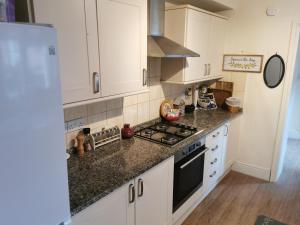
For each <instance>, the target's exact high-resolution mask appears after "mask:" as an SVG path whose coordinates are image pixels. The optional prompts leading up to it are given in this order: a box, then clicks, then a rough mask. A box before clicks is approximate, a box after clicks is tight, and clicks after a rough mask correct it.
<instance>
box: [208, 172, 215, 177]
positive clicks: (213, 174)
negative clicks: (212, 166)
mask: <svg viewBox="0 0 300 225" xmlns="http://www.w3.org/2000/svg"><path fill="white" fill-rule="evenodd" d="M216 174H217V171H214V172H213V173H212V174H211V175H209V177H214V176H215V175H216Z"/></svg>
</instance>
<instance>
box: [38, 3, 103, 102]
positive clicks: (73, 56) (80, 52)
mask: <svg viewBox="0 0 300 225" xmlns="http://www.w3.org/2000/svg"><path fill="white" fill-rule="evenodd" d="M33 5H34V12H35V21H36V22H37V23H44V24H52V25H53V26H54V27H55V28H56V29H57V34H58V55H59V62H60V65H59V66H60V76H61V86H62V94H63V102H64V104H66V103H71V102H77V101H83V100H87V99H90V98H93V97H95V96H94V93H93V90H92V86H93V85H92V83H93V81H92V73H93V72H97V71H98V68H99V65H98V63H97V62H98V60H93V62H92V61H91V63H90V61H89V56H90V55H95V54H97V49H98V43H95V46H91V45H92V43H90V44H91V45H90V46H88V44H87V43H88V41H89V39H93V38H94V36H93V35H94V34H95V33H96V34H97V26H94V27H93V25H95V24H96V22H97V21H96V19H95V18H96V12H94V14H89V16H90V17H89V18H86V9H90V8H93V9H95V7H96V6H95V3H94V2H93V1H83V0H72V3H71V2H70V1H67V0H51V1H49V0H33ZM93 17H94V18H93ZM91 21H92V22H91ZM90 22H91V23H90ZM87 24H89V27H88V28H90V29H93V30H94V31H93V32H91V33H90V36H89V37H87V26H86V25H87ZM96 57H97V55H96Z"/></svg>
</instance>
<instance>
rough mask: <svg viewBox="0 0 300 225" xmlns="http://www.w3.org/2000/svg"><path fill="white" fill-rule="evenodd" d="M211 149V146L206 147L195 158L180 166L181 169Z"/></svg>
mask: <svg viewBox="0 0 300 225" xmlns="http://www.w3.org/2000/svg"><path fill="white" fill-rule="evenodd" d="M208 150H209V148H205V149H204V151H202V152H200V153H199V154H198V155H196V156H195V157H194V158H192V159H190V160H189V161H187V162H186V163H185V164H183V165H181V166H180V169H183V168H184V167H186V166H188V165H189V164H190V163H192V162H193V161H194V160H196V159H197V158H199V157H200V156H201V155H203V154H205V153H206V152H207V151H208Z"/></svg>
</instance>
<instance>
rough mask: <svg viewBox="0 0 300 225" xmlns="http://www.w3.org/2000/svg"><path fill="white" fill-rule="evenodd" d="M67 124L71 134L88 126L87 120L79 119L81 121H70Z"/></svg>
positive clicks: (67, 129)
mask: <svg viewBox="0 0 300 225" xmlns="http://www.w3.org/2000/svg"><path fill="white" fill-rule="evenodd" d="M65 124H66V126H67V128H66V131H67V132H70V131H74V130H79V129H81V128H83V127H84V126H86V124H87V120H86V119H85V118H79V119H75V120H70V121H68V122H66V123H65Z"/></svg>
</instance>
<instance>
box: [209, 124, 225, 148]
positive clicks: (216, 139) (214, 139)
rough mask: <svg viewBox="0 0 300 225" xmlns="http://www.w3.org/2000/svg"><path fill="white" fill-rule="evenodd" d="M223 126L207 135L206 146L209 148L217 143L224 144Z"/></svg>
mask: <svg viewBox="0 0 300 225" xmlns="http://www.w3.org/2000/svg"><path fill="white" fill-rule="evenodd" d="M222 136H223V126H222V127H219V128H218V129H216V130H214V131H213V132H211V133H210V134H209V135H207V136H206V146H207V147H208V148H214V147H216V146H217V145H219V146H220V145H221V144H222Z"/></svg>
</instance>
